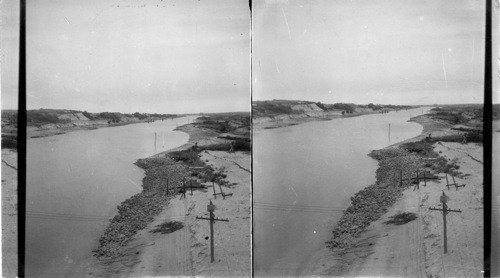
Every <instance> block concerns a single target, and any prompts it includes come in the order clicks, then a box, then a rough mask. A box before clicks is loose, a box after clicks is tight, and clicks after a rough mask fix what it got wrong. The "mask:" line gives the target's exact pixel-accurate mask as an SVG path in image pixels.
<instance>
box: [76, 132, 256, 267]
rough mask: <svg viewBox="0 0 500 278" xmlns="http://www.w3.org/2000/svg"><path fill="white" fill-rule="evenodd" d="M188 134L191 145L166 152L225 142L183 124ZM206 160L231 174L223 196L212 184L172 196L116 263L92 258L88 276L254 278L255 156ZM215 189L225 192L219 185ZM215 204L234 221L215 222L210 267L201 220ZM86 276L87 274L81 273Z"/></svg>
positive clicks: (208, 156)
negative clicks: (170, 227) (169, 228)
mask: <svg viewBox="0 0 500 278" xmlns="http://www.w3.org/2000/svg"><path fill="white" fill-rule="evenodd" d="M178 130H181V131H184V132H186V133H188V134H189V141H188V143H186V144H184V145H183V146H181V147H178V148H175V149H173V150H169V151H167V152H165V153H162V154H157V155H155V156H154V157H155V158H160V157H162V156H164V155H165V154H166V153H170V152H174V151H180V150H186V149H189V148H190V147H192V146H194V145H195V144H197V146H200V147H201V146H205V145H209V144H214V143H221V142H226V140H225V139H221V138H217V137H218V136H220V134H218V133H216V132H214V131H212V130H209V129H200V128H196V127H194V126H193V125H184V126H181V127H179V128H178ZM199 156H200V159H201V161H203V162H204V163H205V164H206V165H210V166H211V167H212V168H214V170H215V171H220V172H222V173H224V174H225V175H226V177H225V178H224V180H225V181H226V182H227V183H226V185H224V186H222V190H223V191H224V193H226V194H233V195H232V196H226V197H225V199H223V198H222V196H221V195H217V196H216V198H215V197H214V196H213V189H212V183H205V184H204V185H206V186H207V189H205V190H193V192H192V195H191V192H190V191H189V190H188V192H187V193H186V198H182V199H180V198H179V197H180V195H179V194H177V195H173V196H172V197H168V202H167V205H166V206H165V207H164V208H163V209H162V211H161V212H160V213H159V214H158V215H157V216H155V217H154V219H153V221H152V222H151V223H149V224H148V225H147V227H146V228H144V229H142V230H140V231H139V232H138V233H137V234H136V235H135V236H134V237H133V238H132V240H130V241H129V242H128V243H127V244H126V246H124V248H122V250H121V252H122V255H121V256H119V257H117V258H115V259H112V260H101V261H99V260H98V259H96V258H89V260H88V261H87V262H86V263H84V264H83V269H85V271H84V272H86V273H87V274H88V275H89V276H92V277H109V276H119V277H151V276H154V277H170V276H199V277H250V273H251V185H250V181H251V173H250V171H251V156H250V154H249V153H246V152H234V153H228V152H222V151H204V152H202V153H200V154H199ZM215 189H216V191H217V192H220V190H221V189H220V188H219V186H218V185H217V184H215ZM210 200H212V202H213V204H214V205H215V206H216V210H215V216H216V217H217V218H223V219H228V220H229V222H216V223H215V224H214V231H215V232H214V241H215V262H214V263H210V240H209V239H207V237H209V236H210V232H209V222H208V221H206V220H200V219H196V217H207V205H208V203H209V201H210ZM174 220H175V221H180V222H183V223H184V228H182V229H180V230H177V231H175V232H173V233H170V234H161V233H151V232H150V231H151V230H152V229H154V228H155V227H156V226H157V225H159V224H161V223H163V222H165V221H174ZM76 272H82V271H76Z"/></svg>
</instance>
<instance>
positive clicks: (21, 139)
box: [17, 0, 26, 277]
mask: <svg viewBox="0 0 500 278" xmlns="http://www.w3.org/2000/svg"><path fill="white" fill-rule="evenodd" d="M18 86H19V103H18V106H19V107H18V109H19V111H18V120H17V123H18V124H17V144H18V145H17V148H18V152H17V154H18V168H17V169H18V172H17V181H18V182H17V186H18V190H17V192H18V193H17V194H18V196H17V198H18V207H17V209H18V211H17V221H18V222H17V225H18V230H17V231H18V276H19V277H24V264H25V255H24V250H25V248H24V243H25V230H26V228H25V215H26V0H21V1H20V22H19V84H18Z"/></svg>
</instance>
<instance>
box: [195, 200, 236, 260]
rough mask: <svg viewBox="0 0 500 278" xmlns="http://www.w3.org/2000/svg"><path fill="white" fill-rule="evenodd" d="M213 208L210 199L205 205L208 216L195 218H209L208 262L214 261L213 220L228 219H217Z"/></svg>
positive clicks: (226, 220)
mask: <svg viewBox="0 0 500 278" xmlns="http://www.w3.org/2000/svg"><path fill="white" fill-rule="evenodd" d="M214 210H215V206H214V204H212V201H210V204H209V205H208V206H207V211H208V212H209V213H210V218H206V217H198V216H197V217H196V219H204V220H209V221H210V262H211V263H213V262H214V222H215V221H225V222H229V220H228V219H219V218H215V215H214Z"/></svg>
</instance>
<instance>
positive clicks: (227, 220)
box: [196, 216, 229, 222]
mask: <svg viewBox="0 0 500 278" xmlns="http://www.w3.org/2000/svg"><path fill="white" fill-rule="evenodd" d="M196 219H204V220H213V221H225V222H229V219H220V218H214V219H210V218H207V217H199V216H196Z"/></svg>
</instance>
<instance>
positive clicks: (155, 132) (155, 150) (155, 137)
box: [155, 132, 156, 153]
mask: <svg viewBox="0 0 500 278" xmlns="http://www.w3.org/2000/svg"><path fill="white" fill-rule="evenodd" d="M155 153H156V132H155Z"/></svg>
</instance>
